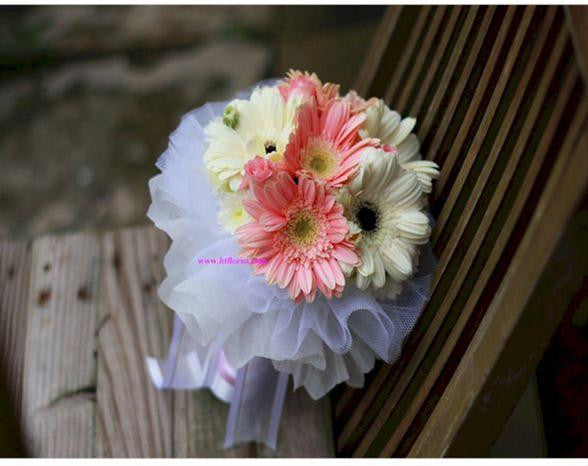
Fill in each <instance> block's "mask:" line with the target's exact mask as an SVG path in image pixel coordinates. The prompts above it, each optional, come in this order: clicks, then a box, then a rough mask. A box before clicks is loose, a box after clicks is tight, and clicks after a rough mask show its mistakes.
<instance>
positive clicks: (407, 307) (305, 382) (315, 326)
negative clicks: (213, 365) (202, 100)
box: [148, 95, 435, 399]
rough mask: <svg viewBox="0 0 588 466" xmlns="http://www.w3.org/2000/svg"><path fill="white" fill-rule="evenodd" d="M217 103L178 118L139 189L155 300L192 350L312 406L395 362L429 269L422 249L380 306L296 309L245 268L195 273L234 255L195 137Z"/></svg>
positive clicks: (342, 302)
mask: <svg viewBox="0 0 588 466" xmlns="http://www.w3.org/2000/svg"><path fill="white" fill-rule="evenodd" d="M239 97H243V96H242V95H241V96H239ZM226 104H227V102H220V103H209V104H206V105H204V106H203V107H200V108H198V109H197V110H194V111H192V112H190V113H188V114H187V115H185V116H184V117H183V118H182V121H181V124H180V126H179V127H178V129H177V130H176V131H175V132H174V133H173V134H172V135H171V137H170V140H169V146H168V148H167V150H166V151H165V152H164V154H163V155H162V156H161V157H160V159H159V160H158V162H157V166H158V168H159V169H160V170H161V174H159V175H157V176H155V177H154V178H152V179H151V180H150V182H149V188H150V192H151V197H152V204H151V206H150V208H149V212H148V216H149V218H150V219H151V220H152V221H153V222H154V223H155V225H156V226H157V227H158V228H160V229H161V230H163V231H165V232H166V233H167V234H168V235H169V236H170V238H171V240H172V243H171V247H170V249H169V252H168V253H167V255H166V256H165V259H164V266H165V270H166V272H167V277H166V279H165V280H164V282H163V283H162V284H161V287H160V288H159V295H160V297H161V299H162V300H163V301H164V302H165V304H167V305H168V306H169V307H170V308H171V309H173V310H174V311H175V312H176V313H177V315H178V316H179V318H180V319H181V320H182V322H183V323H184V325H185V327H186V329H187V331H188V334H189V336H190V337H191V338H192V339H193V340H194V342H195V343H196V344H197V345H200V346H202V347H206V346H208V345H211V344H212V343H215V344H219V345H221V346H222V349H223V351H224V354H225V355H226V358H227V360H228V362H229V363H230V365H231V366H233V367H234V368H235V369H239V368H241V367H243V366H245V365H246V364H247V363H248V362H250V361H251V360H253V358H256V357H261V358H268V359H270V360H271V361H272V363H273V366H274V368H275V369H277V370H278V371H281V372H285V373H289V374H291V375H292V377H293V380H294V386H295V388H298V387H300V386H303V387H305V389H306V390H307V391H308V393H309V394H310V396H312V397H313V398H314V399H318V398H320V397H322V396H323V395H325V394H326V393H328V392H329V391H330V390H331V389H332V388H333V387H334V386H335V385H337V384H339V383H341V382H346V383H348V384H349V385H351V386H353V387H361V386H362V385H363V380H364V374H365V373H367V372H369V371H370V370H371V369H372V368H373V367H374V363H375V360H376V359H382V360H384V361H387V362H389V363H391V362H393V361H395V360H396V359H397V358H398V356H399V355H400V351H401V347H402V343H403V341H404V339H405V337H406V335H407V334H408V333H409V332H410V331H411V329H412V327H413V325H414V323H415V322H416V320H417V318H418V316H419V313H420V311H421V309H422V308H423V306H424V304H425V302H426V300H427V297H428V291H429V286H430V280H431V273H432V271H433V268H434V265H435V260H434V257H433V255H432V253H431V250H430V246H426V247H425V248H423V250H422V251H421V257H420V266H419V272H418V274H417V275H416V276H415V277H413V278H412V279H411V280H409V281H408V282H407V283H406V284H405V286H404V291H403V293H402V294H401V295H400V296H399V297H398V298H397V299H395V300H393V301H382V302H380V301H377V300H376V299H375V298H374V297H373V296H372V295H371V294H370V293H369V291H361V290H359V289H357V288H356V287H355V286H352V285H348V286H347V287H346V288H345V291H344V293H343V296H342V297H341V298H339V299H331V300H328V299H326V298H324V297H323V296H322V295H320V294H317V297H316V299H315V300H314V302H312V303H310V304H309V303H306V302H303V303H300V304H296V303H295V302H294V301H292V300H291V299H290V298H289V297H288V293H287V291H285V290H282V289H279V288H278V287H277V286H270V285H268V284H267V283H266V282H265V280H264V278H263V277H261V276H254V275H253V270H252V267H251V265H246V264H240V265H237V264H234V265H226V264H225V265H221V264H199V263H198V259H199V258H200V259H203V258H221V257H228V256H232V257H238V256H239V250H238V246H237V243H236V241H235V238H234V237H233V236H232V235H230V234H228V233H227V232H225V231H224V230H222V229H221V227H220V226H219V224H218V222H217V200H216V195H215V193H214V191H213V187H212V185H211V183H210V182H209V181H208V178H207V175H206V172H205V168H204V163H203V153H204V152H205V149H206V138H205V134H204V128H205V127H206V125H207V123H208V122H209V121H210V120H211V119H213V118H215V117H217V116H219V115H221V114H222V111H223V109H224V107H225V105H226Z"/></svg>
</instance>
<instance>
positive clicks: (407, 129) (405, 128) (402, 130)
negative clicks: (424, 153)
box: [388, 117, 416, 147]
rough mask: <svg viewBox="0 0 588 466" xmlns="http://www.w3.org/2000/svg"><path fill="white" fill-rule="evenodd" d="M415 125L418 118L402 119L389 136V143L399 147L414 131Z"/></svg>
mask: <svg viewBox="0 0 588 466" xmlns="http://www.w3.org/2000/svg"><path fill="white" fill-rule="evenodd" d="M415 125H416V118H410V117H409V118H405V119H404V120H402V121H401V122H400V124H399V125H398V127H397V128H396V130H395V131H394V134H393V135H391V136H390V138H388V140H389V141H390V142H389V143H388V144H390V145H392V146H396V147H397V146H398V145H399V144H400V143H401V142H402V141H404V139H405V138H406V137H407V136H408V135H409V134H410V133H411V132H412V130H413V128H414V126H415Z"/></svg>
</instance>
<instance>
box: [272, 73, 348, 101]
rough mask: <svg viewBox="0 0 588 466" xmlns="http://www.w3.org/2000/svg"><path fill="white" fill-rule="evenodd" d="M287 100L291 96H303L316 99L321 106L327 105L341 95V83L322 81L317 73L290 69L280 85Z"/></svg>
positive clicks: (281, 91)
mask: <svg viewBox="0 0 588 466" xmlns="http://www.w3.org/2000/svg"><path fill="white" fill-rule="evenodd" d="M278 89H279V90H280V93H281V94H282V97H283V98H284V99H285V100H288V99H290V98H291V97H303V98H308V99H312V98H313V97H314V99H316V101H317V103H318V105H319V107H320V108H324V107H326V106H327V105H328V104H329V102H331V101H332V100H335V99H336V98H338V97H339V85H338V84H332V83H326V84H323V83H321V80H320V79H319V78H318V76H317V75H316V74H315V73H312V74H310V73H308V71H305V72H304V73H303V72H302V71H294V70H290V71H289V72H288V74H287V75H286V79H285V80H284V81H283V83H282V84H280V85H279V86H278Z"/></svg>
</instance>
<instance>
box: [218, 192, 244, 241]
mask: <svg viewBox="0 0 588 466" xmlns="http://www.w3.org/2000/svg"><path fill="white" fill-rule="evenodd" d="M251 220H252V219H251V217H250V215H249V214H248V213H247V211H246V210H245V208H244V207H243V195H242V194H241V193H221V194H220V196H219V211H218V221H219V223H220V224H221V226H222V227H223V228H224V229H225V230H227V231H228V232H229V233H235V230H237V228H239V227H240V226H242V225H245V224H246V223H248V222H250V221H251Z"/></svg>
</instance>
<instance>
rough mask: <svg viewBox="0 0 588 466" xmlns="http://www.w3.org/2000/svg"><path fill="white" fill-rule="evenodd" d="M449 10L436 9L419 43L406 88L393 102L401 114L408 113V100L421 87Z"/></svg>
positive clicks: (405, 84)
mask: <svg viewBox="0 0 588 466" xmlns="http://www.w3.org/2000/svg"><path fill="white" fill-rule="evenodd" d="M447 8H448V7H447V5H440V6H437V7H436V8H435V9H434V11H433V18H432V20H431V23H430V24H429V26H428V27H427V29H426V35H425V37H424V38H423V39H422V40H421V41H420V42H419V49H418V52H417V53H416V54H415V56H414V57H413V58H414V64H413V66H412V68H411V71H410V73H409V74H408V76H406V78H405V79H406V80H405V82H404V86H402V89H400V94H399V95H398V97H397V98H396V99H395V100H394V102H393V104H394V107H395V108H397V109H398V110H399V111H400V112H401V113H405V112H406V111H408V109H407V108H406V106H407V103H408V98H409V96H410V95H411V93H412V91H413V89H414V88H415V87H416V86H420V85H421V81H420V80H419V77H420V76H421V75H422V73H423V71H424V66H425V62H426V58H427V56H428V55H429V54H430V52H431V50H432V49H433V48H435V47H436V45H437V44H436V43H435V37H436V36H437V33H438V31H439V28H440V27H441V23H442V21H443V17H444V16H445V10H447ZM437 53H439V52H437ZM442 53H443V52H442V51H441V54H442Z"/></svg>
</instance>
